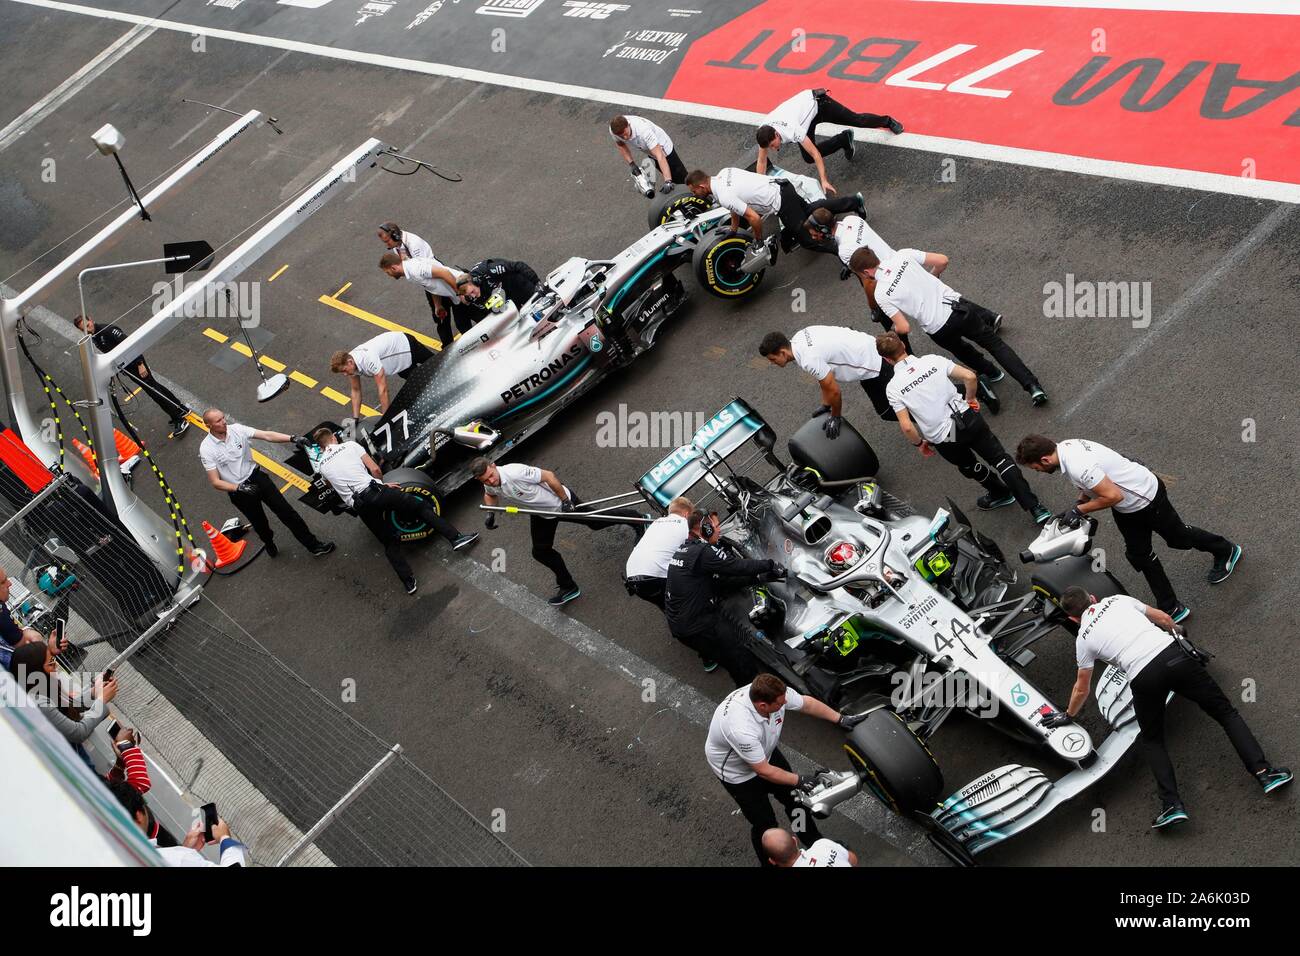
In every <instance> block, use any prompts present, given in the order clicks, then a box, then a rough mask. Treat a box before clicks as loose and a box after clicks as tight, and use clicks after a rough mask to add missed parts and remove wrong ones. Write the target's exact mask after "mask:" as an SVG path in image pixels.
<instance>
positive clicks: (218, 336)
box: [203, 329, 230, 345]
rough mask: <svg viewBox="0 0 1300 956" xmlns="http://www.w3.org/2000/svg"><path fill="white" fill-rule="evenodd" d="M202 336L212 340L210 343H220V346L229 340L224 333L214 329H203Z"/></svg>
mask: <svg viewBox="0 0 1300 956" xmlns="http://www.w3.org/2000/svg"><path fill="white" fill-rule="evenodd" d="M203 334H204V335H206V336H207V337H208V338H210V339H212V341H214V342H220V343H221V344H222V345H225V344H226V342H228V341H229V340H230V336H229V335H225V334H224V333H221V332H218V331H217V330H216V329H204V330H203Z"/></svg>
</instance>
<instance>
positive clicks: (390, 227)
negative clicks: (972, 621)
mask: <svg viewBox="0 0 1300 956" xmlns="http://www.w3.org/2000/svg"><path fill="white" fill-rule="evenodd" d="M376 235H377V236H378V237H379V241H380V242H382V243H383V244H384V248H385V249H387V250H388V251H389V252H395V253H397V254H398V255H399V256H401V257H402V258H403V259H433V258H435V256H434V254H433V246H431V245H429V244H428V243H427V242H425V241H424V240H423V239H421V238H420V237H419V236H417V235H416V234H415V233H413V232H408V231H407V230H405V229H403V228H402V227H401V226H399V225H398V224H397V223H395V222H385V223H382V224H380V226H379V229H378V231H377V232H376ZM424 298H425V300H426V301H428V303H429V314H430V315H431V316H433V321H434V323H435V324H436V323H437V321H438V308H439V306H438V301H437V300H436V299H435V298H434V297H433V293H432V292H430V291H429V290H428V289H425V290H424ZM445 311H446V310H445V308H444V314H445Z"/></svg>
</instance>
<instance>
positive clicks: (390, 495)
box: [311, 427, 478, 594]
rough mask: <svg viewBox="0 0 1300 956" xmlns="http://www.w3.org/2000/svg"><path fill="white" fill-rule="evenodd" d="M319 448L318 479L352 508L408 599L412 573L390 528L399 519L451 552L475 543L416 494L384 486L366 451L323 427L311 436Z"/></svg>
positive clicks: (414, 584) (394, 529)
mask: <svg viewBox="0 0 1300 956" xmlns="http://www.w3.org/2000/svg"><path fill="white" fill-rule="evenodd" d="M311 437H312V440H313V441H315V442H316V444H317V445H319V446H320V449H321V460H320V466H319V468H320V474H321V477H322V478H324V479H325V480H326V481H328V482H329V483H330V487H331V488H333V489H334V491H335V492H336V493H337V494H338V496H339V498H341V499H342V500H343V504H344V506H345V507H348V508H351V509H352V511H353V512H354V513H355V514H356V516H357V517H358V518H360V519H361V522H362V524H364V525H365V526H366V527H367V528H369V529H370V533H371V534H373V535H374V536H375V537H376V538H378V539H379V543H380V544H382V545H383V546H384V557H386V558H387V559H388V563H389V564H390V565H392V567H393V571H394V572H396V574H397V577H398V579H399V580H400V581H401V582H402V587H403V588H405V589H406V593H407V594H414V593H415V591H416V587H417V582H416V579H415V572H414V571H413V570H411V566H410V564H408V563H407V561H406V558H405V557H403V555H402V543H401V542H402V539H401V536H400V534H399V532H398V529H397V527H396V525H395V523H394V520H393V519H394V516H396V517H400V518H401V519H402V521H403V524H404V525H407V526H409V527H415V526H417V525H419V524H421V523H423V524H426V525H428V526H429V527H430V528H432V529H433V530H434V532H435V533H437V534H439V535H441V536H442V537H444V538H446V539H447V543H448V544H450V545H451V548H452V550H453V551H460V550H462V549H464V548H468V547H469V546H470V545H471V544H473V543H474V542H475V541H477V540H478V533H477V532H475V533H474V534H461V533H460V532H459V531H457V530H456V528H455V526H454V525H452V523H451V522H450V521H448V520H447V519H446V518H444V517H442V515H440V514H438V509H437V508H436V507H434V505H433V503H432V502H430V501H428V500H427V499H425V498H423V497H421V496H420V495H416V494H408V493H407V492H405V491H402V489H401V486H400V485H397V484H394V483H392V482H385V481H384V473H383V472H382V471H380V470H379V466H378V465H377V464H375V460H374V459H373V458H371V457H370V456H369V455H368V454H366V450H365V449H364V448H362V447H361V446H360V445H358V444H357V443H356V442H354V441H345V442H340V441H339V440H338V437H337V436H336V435H335V434H334V432H333V431H332V430H330V429H329V428H328V427H321V428H318V429H316V431H314V432H312V436H311Z"/></svg>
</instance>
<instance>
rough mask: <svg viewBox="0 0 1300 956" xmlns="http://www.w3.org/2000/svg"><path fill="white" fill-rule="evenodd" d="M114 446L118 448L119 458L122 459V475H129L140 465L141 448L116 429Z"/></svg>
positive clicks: (114, 431)
mask: <svg viewBox="0 0 1300 956" xmlns="http://www.w3.org/2000/svg"><path fill="white" fill-rule="evenodd" d="M113 444H115V445H116V446H117V457H118V458H119V459H121V463H122V474H124V475H129V474H130V473H131V469H132V468H134V467H135V466H136V465H138V464H140V446H139V445H137V444H136V443H135V442H134V441H133V440H132V439H131V436H130V435H125V434H123V433H122V432H120V431H118V430H117V429H116V428H114V429H113Z"/></svg>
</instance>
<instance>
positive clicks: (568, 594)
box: [546, 584, 582, 607]
mask: <svg viewBox="0 0 1300 956" xmlns="http://www.w3.org/2000/svg"><path fill="white" fill-rule="evenodd" d="M581 594H582V591H581V590H580V589H579V588H578V586H577V585H576V584H575V585H574V586H573V587H571V588H559V587H557V588H556V589H555V593H554V594H552V595H551V596H550V597H549V598H547V599H546V603H547V604H549V605H550V606H551V607H561V606H562V605H565V604H568V603H569V602H570V601H572V600H574V599H575V598H577V597H579V596H580V595H581Z"/></svg>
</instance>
